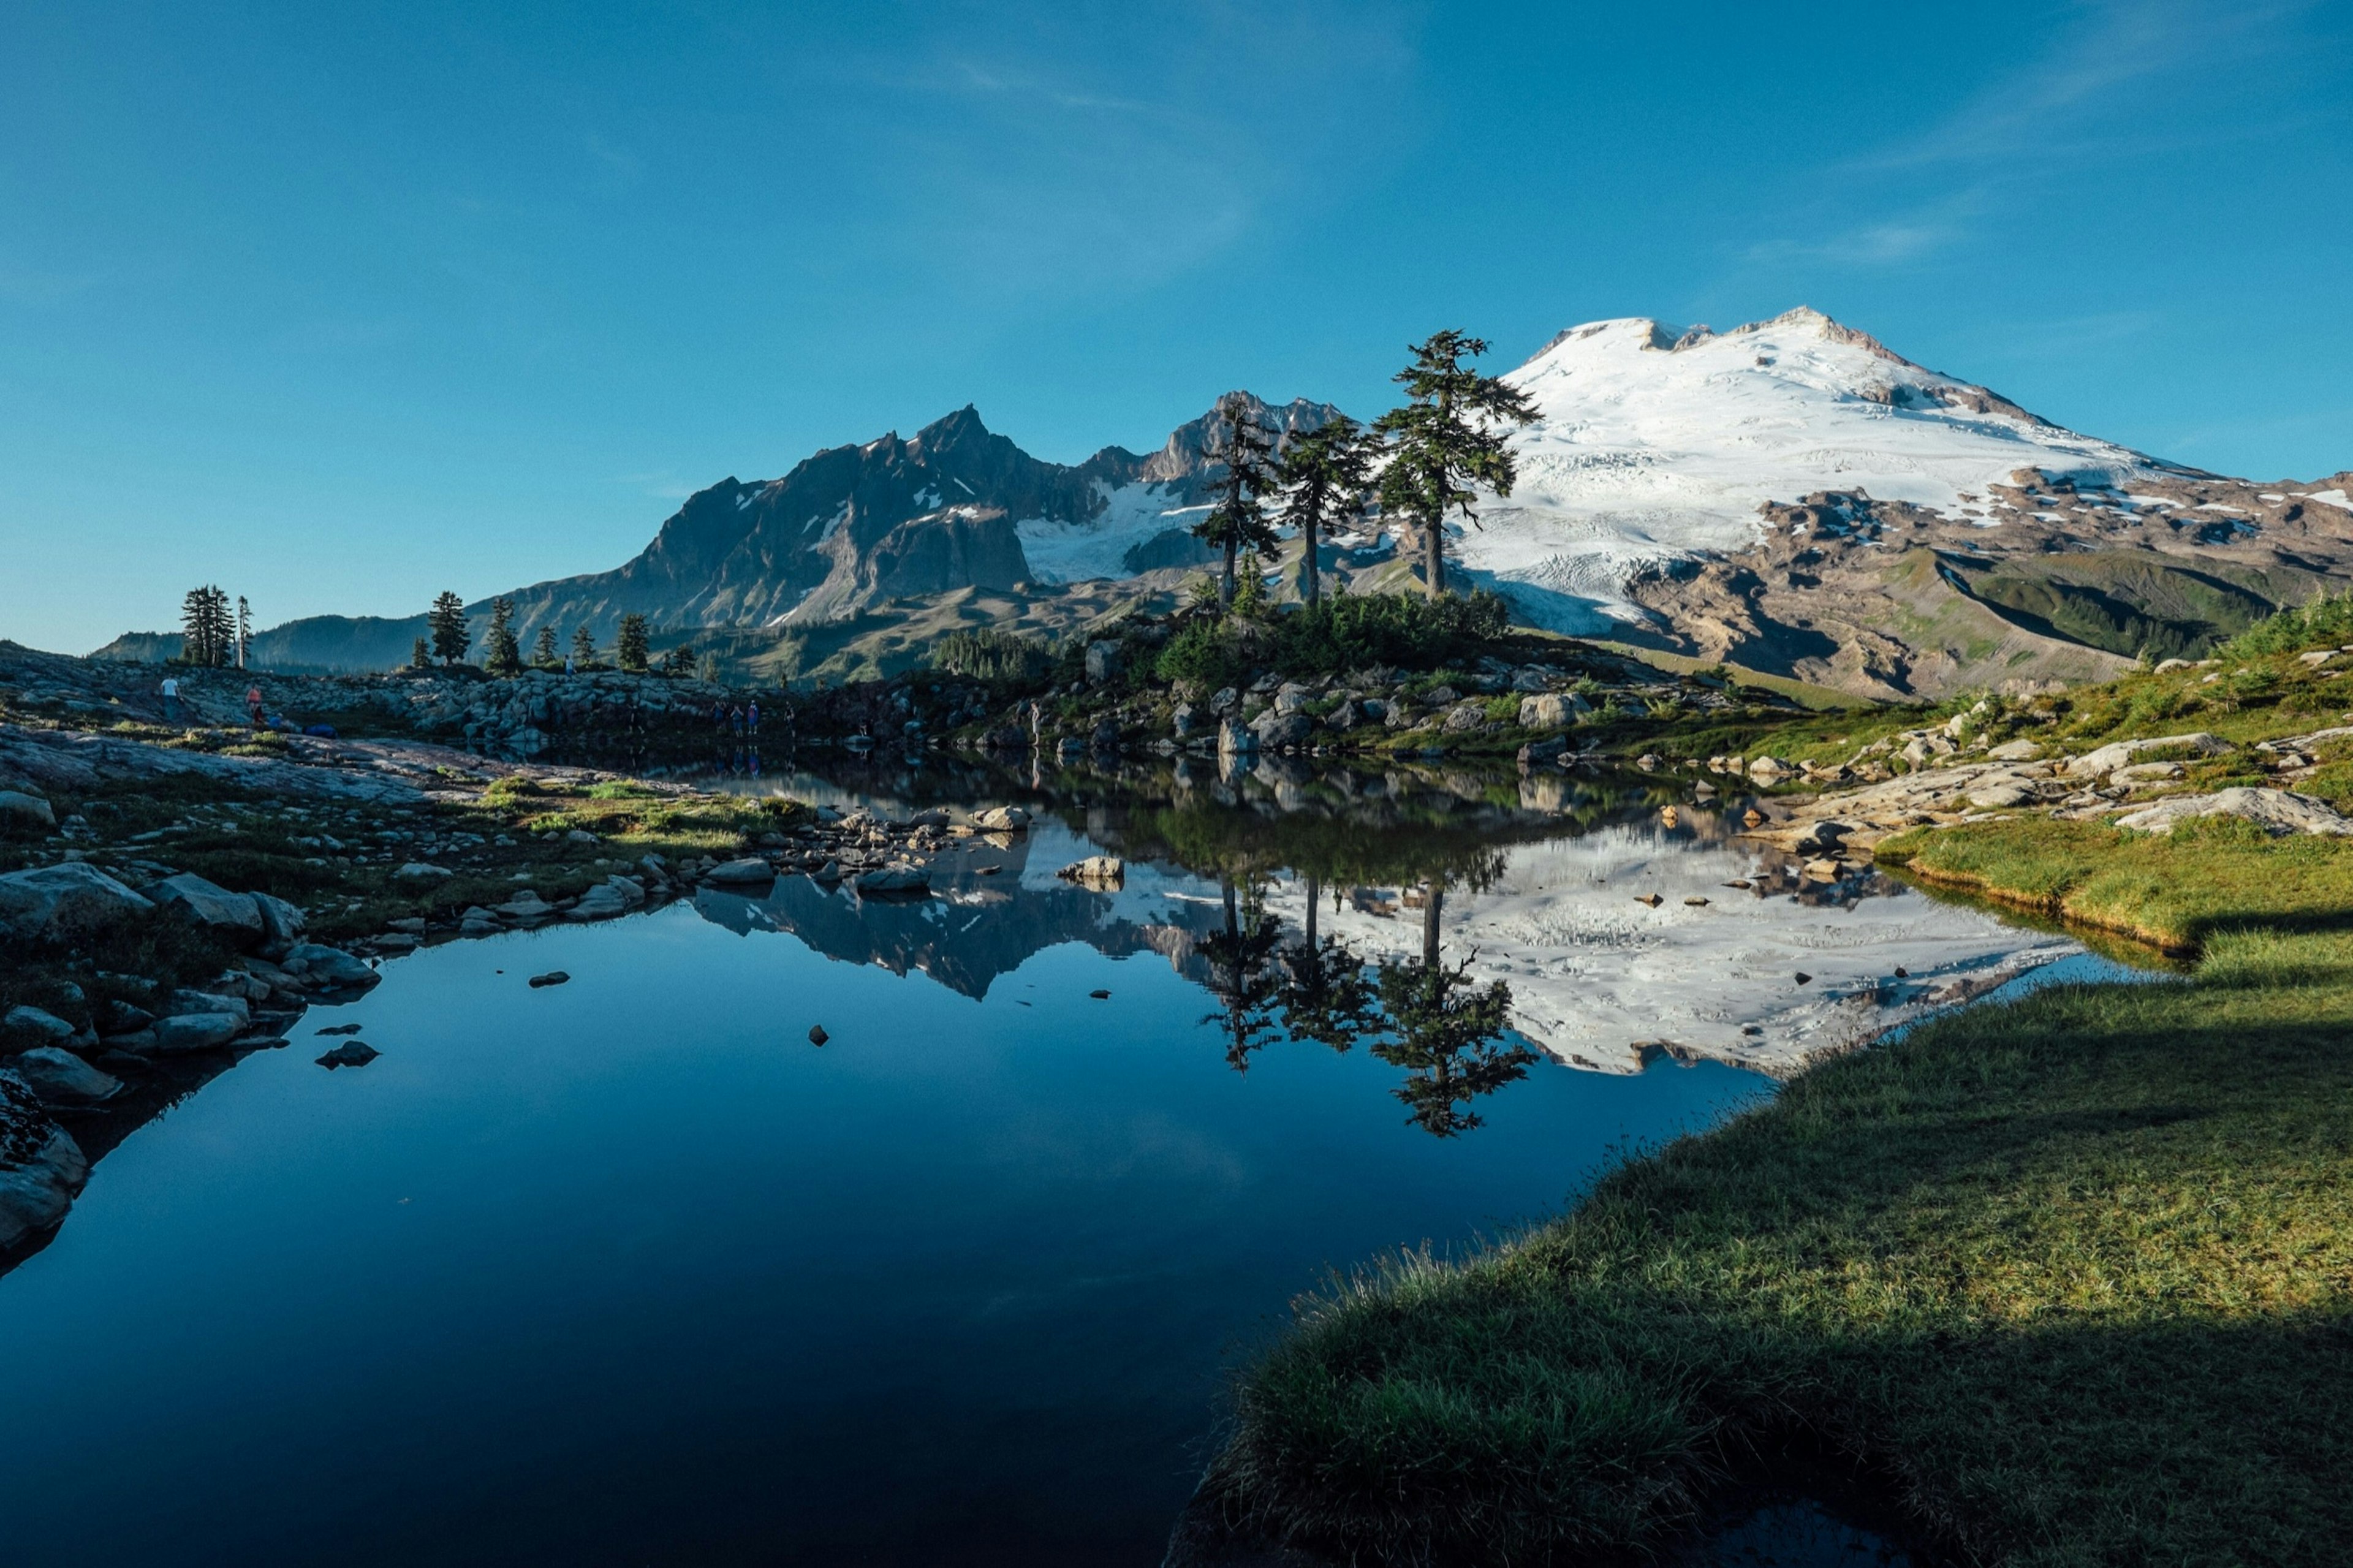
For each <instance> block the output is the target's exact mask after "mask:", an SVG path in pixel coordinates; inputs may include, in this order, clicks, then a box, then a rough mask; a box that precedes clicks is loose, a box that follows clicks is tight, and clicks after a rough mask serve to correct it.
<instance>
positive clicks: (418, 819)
mask: <svg viewBox="0 0 2353 1568" xmlns="http://www.w3.org/2000/svg"><path fill="white" fill-rule="evenodd" d="M49 798H50V803H51V805H52V807H53V809H54V810H55V811H56V813H57V815H58V818H59V820H60V821H63V820H64V819H65V818H66V817H68V816H73V815H79V816H81V817H82V819H83V820H84V821H85V822H87V823H88V824H89V825H90V837H85V838H81V839H79V840H78V841H77V842H76V844H75V846H74V847H78V848H79V849H81V850H82V851H83V852H84V853H85V855H86V856H87V857H88V858H90V860H91V861H93V862H94V863H96V864H99V865H101V866H105V865H121V863H123V862H125V861H129V860H133V859H137V860H145V861H149V862H153V863H160V864H163V865H167V866H170V867H172V868H175V869H178V870H183V871H193V872H195V874H196V875H198V876H200V877H204V878H206V879H208V880H210V881H213V882H216V883H218V884H219V885H220V886H222V887H225V888H228V889H234V890H237V891H240V892H246V891H252V892H266V893H272V894H276V895H277V896H279V897H280V898H283V899H286V900H290V901H291V902H293V903H295V904H298V905H300V906H301V907H302V908H303V909H304V910H307V911H308V913H309V916H310V928H309V930H310V934H311V936H312V937H313V938H315V939H316V940H319V941H322V942H349V941H352V940H354V939H358V938H362V937H367V936H373V935H376V934H379V933H381V932H383V931H385V930H387V929H388V928H389V926H390V922H392V921H396V920H400V919H407V918H421V919H423V920H426V921H428V922H437V923H446V922H449V921H454V920H455V919H456V917H457V916H458V915H459V913H460V912H461V911H462V910H465V909H466V907H467V906H468V905H470V904H482V905H492V904H498V903H502V902H504V901H505V900H509V899H511V898H512V897H513V896H514V895H515V893H516V892H517V890H518V889H522V888H525V887H529V888H531V889H533V890H535V891H536V892H538V893H539V895H540V896H541V897H542V898H543V899H547V900H551V901H552V900H557V899H561V898H565V897H568V896H571V895H574V894H577V893H579V892H582V891H584V890H585V889H587V888H588V887H590V886H591V885H593V884H595V883H596V882H600V881H602V880H604V879H606V878H607V877H608V876H611V875H614V874H615V873H617V872H623V871H629V870H633V869H635V868H637V866H638V862H639V860H640V859H641V858H643V857H644V856H646V855H648V854H649V853H650V854H659V855H661V856H662V857H664V858H666V859H669V860H671V861H677V860H681V859H690V858H695V857H698V856H703V855H708V856H712V857H713V858H730V857H733V856H734V855H737V854H740V853H742V852H743V851H744V848H745V847H747V846H749V845H751V844H753V843H754V842H755V841H756V840H757V839H758V838H759V837H761V836H763V835H765V834H768V833H772V832H775V831H776V830H778V829H780V828H783V827H786V826H791V825H792V823H793V822H794V821H795V820H797V817H798V816H799V814H801V813H803V812H805V811H806V810H807V808H806V807H802V806H798V805H795V804H793V803H790V802H786V801H783V800H780V799H776V798H773V797H763V798H759V799H752V798H745V797H740V796H734V795H685V794H679V793H675V792H657V791H654V790H651V789H648V788H643V787H641V786H636V785H630V784H593V785H586V786H578V785H571V784H533V783H531V782H530V781H528V780H523V779H521V778H512V777H511V778H507V779H502V780H501V781H499V782H498V783H497V784H493V785H492V786H491V788H490V789H489V790H487V791H485V792H484V793H483V794H482V795H480V797H478V798H477V799H476V800H474V801H472V802H470V803H465V804H456V803H438V802H437V803H424V804H419V805H407V806H397V805H392V806H388V805H377V804H373V803H367V802H352V803H350V804H348V805H330V804H324V803H321V802H317V801H295V800H289V799H287V798H286V797H283V796H277V795H269V796H256V795H245V794H241V793H239V792H237V791H235V790H233V789H231V788H228V787H227V786H224V785H222V784H216V783H213V782H211V781H207V780H200V779H192V778H176V779H161V780H158V779H141V780H136V781H125V782H121V783H114V784H101V785H100V786H98V787H97V788H94V789H91V790H88V791H81V792H75V791H69V790H59V791H54V792H52V793H51V795H50V797H49ZM573 829H583V830H586V831H587V832H590V833H593V834H595V835H596V842H595V843H580V842H575V841H574V840H572V839H570V838H568V837H565V835H566V834H567V833H568V832H569V831H571V830H573ZM394 834H398V835H406V837H401V838H391V837H386V836H387V835H394ZM501 838H504V839H506V840H507V842H505V843H501V842H499V840H500V839H501ZM331 839H332V840H333V841H334V844H330V843H328V842H327V841H328V840H331ZM337 845H340V846H341V847H336V846H337ZM53 847H54V846H50V845H46V844H44V843H42V842H39V841H37V840H27V839H23V838H19V839H17V840H16V841H13V842H10V841H6V840H0V871H5V870H13V869H15V868H17V867H19V866H22V865H25V864H27V863H29V862H30V861H31V860H32V859H33V858H34V857H35V855H36V853H37V852H38V851H40V850H42V849H45V848H53ZM411 861H422V862H426V863H428V864H432V865H436V866H441V867H444V868H447V869H448V871H449V872H450V875H449V876H448V877H435V878H414V877H402V876H400V875H399V874H398V872H399V868H400V867H401V866H403V865H405V864H407V863H409V862H411ZM108 941H109V942H110V943H111V944H112V945H110V946H107V947H105V948H104V949H103V951H101V950H100V948H94V947H89V946H87V945H85V946H83V947H81V948H78V949H77V950H75V951H73V952H67V953H50V952H34V951H22V952H18V951H9V952H0V1010H5V1007H6V1006H10V1005H16V1003H17V1002H20V1001H22V1002H31V1003H34V1004H35V1005H44V1006H52V1007H53V1010H54V1001H55V998H56V997H57V995H58V990H57V987H58V983H59V982H61V981H67V980H70V981H72V982H73V983H75V984H80V985H82V986H83V988H84V990H85V991H90V990H92V986H93V984H94V982H93V978H92V977H93V976H94V975H95V974H96V973H99V972H100V971H121V972H123V973H133V974H142V975H152V976H155V977H158V978H166V979H170V980H174V981H186V980H194V979H197V978H201V977H202V976H204V975H207V974H212V973H218V971H219V969H220V968H221V966H222V964H223V963H224V962H226V960H227V957H228V952H227V949H225V948H221V947H220V946H219V945H218V944H217V943H212V942H205V941H203V940H201V939H197V938H195V937H193V936H192V935H190V934H189V933H186V932H185V931H182V930H180V929H178V928H177V927H176V923H175V922H171V921H154V922H132V924H131V925H128V926H126V927H124V928H123V929H122V931H121V932H118V933H116V935H115V936H113V937H111V938H109V939H108ZM125 943H130V944H133V946H136V945H137V944H140V943H144V944H145V946H143V947H139V948H138V951H135V952H133V951H130V950H129V949H126V950H125V951H122V952H117V951H115V949H116V948H117V947H121V946H122V945H123V944H125ZM150 949H152V950H153V951H149V950H150ZM103 993H104V987H103V986H99V987H97V992H96V993H94V994H103ZM44 998H47V999H48V1000H44Z"/></svg>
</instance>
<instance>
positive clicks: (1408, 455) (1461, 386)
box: [1373, 331, 1536, 599]
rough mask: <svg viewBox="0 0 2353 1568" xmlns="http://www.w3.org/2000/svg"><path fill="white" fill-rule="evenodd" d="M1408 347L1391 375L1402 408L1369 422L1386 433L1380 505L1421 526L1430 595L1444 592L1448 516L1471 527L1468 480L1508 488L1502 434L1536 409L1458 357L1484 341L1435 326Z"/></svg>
mask: <svg viewBox="0 0 2353 1568" xmlns="http://www.w3.org/2000/svg"><path fill="white" fill-rule="evenodd" d="M1412 352H1413V363H1411V364H1409V365H1408V366H1406V367H1405V369H1403V370H1401V371H1399V372H1398V374H1396V375H1395V376H1394V377H1392V378H1391V379H1392V380H1395V381H1397V382H1398V383H1399V384H1402V385H1403V386H1404V387H1405V390H1406V398H1407V401H1406V403H1405V405H1404V406H1402V407H1399V408H1392V409H1390V410H1389V411H1388V413H1387V414H1384V415H1382V416H1380V418H1379V419H1378V420H1377V421H1376V422H1375V424H1374V426H1373V427H1374V428H1375V429H1377V430H1378V431H1379V432H1380V433H1381V434H1382V435H1384V436H1386V437H1388V439H1389V462H1388V468H1385V469H1383V470H1382V473H1381V510H1382V511H1383V512H1384V513H1386V514H1388V515H1390V516H1394V517H1396V518H1398V519H1399V520H1401V521H1405V522H1408V523H1410V524H1412V525H1413V526H1414V527H1415V528H1417V529H1419V530H1420V531H1421V536H1422V583H1423V585H1424V586H1425V587H1426V588H1427V589H1428V590H1429V592H1430V597H1431V598H1433V599H1435V598H1438V597H1439V596H1440V595H1443V594H1444V593H1445V592H1446V517H1447V514H1448V513H1449V512H1451V511H1458V510H1459V511H1460V512H1461V514H1462V519H1463V521H1466V522H1468V523H1470V524H1471V525H1472V527H1473V528H1475V527H1477V526H1478V524H1479V518H1478V514H1477V513H1476V512H1475V511H1473V510H1472V501H1474V500H1477V499H1478V492H1477V491H1476V490H1474V489H1472V486H1473V485H1484V486H1486V487H1487V488H1488V489H1491V490H1493V491H1494V492H1495V494H1496V495H1498V496H1507V495H1510V494H1511V493H1512V484H1513V481H1514V479H1517V478H1518V474H1519V470H1518V465H1517V464H1515V463H1514V461H1513V458H1512V452H1511V448H1510V447H1506V446H1505V445H1504V437H1506V436H1507V435H1509V434H1510V430H1511V428H1513V427H1516V426H1521V425H1525V424H1528V423H1530V422H1531V421H1532V420H1534V419H1535V416H1536V411H1535V405H1533V404H1531V403H1530V402H1529V401H1528V396H1527V394H1525V393H1524V392H1522V391H1521V390H1520V389H1519V388H1517V387H1515V386H1512V385H1509V384H1506V383H1504V381H1503V380H1501V379H1500V378H1498V377H1495V376H1492V375H1481V374H1479V373H1478V372H1477V371H1476V370H1474V369H1472V367H1471V366H1469V365H1466V364H1464V363H1462V362H1463V361H1464V360H1465V359H1476V358H1478V357H1479V356H1480V355H1481V354H1483V353H1486V352H1487V344H1486V341H1485V340H1484V339H1482V338H1472V337H1465V336H1464V335H1463V334H1462V333H1461V332H1457V331H1443V332H1437V333H1433V334H1432V335H1431V336H1430V338H1429V339H1428V340H1426V341H1424V342H1419V343H1415V344H1414V345H1413V348H1412Z"/></svg>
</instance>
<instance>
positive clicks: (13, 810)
mask: <svg viewBox="0 0 2353 1568" xmlns="http://www.w3.org/2000/svg"><path fill="white" fill-rule="evenodd" d="M57 825H58V814H57V813H56V812H55V811H52V810H51V809H49V803H48V802H47V801H46V800H43V799H42V798H41V797H40V796H39V795H26V794H24V793H23V792H22V791H19V790H13V789H0V832H9V831H14V832H16V833H47V832H48V831H49V830H50V829H51V828H54V827H55V826H57Z"/></svg>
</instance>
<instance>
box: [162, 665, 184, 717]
mask: <svg viewBox="0 0 2353 1568" xmlns="http://www.w3.org/2000/svg"><path fill="white" fill-rule="evenodd" d="M179 720H180V678H179V677H178V676H176V675H167V676H165V677H164V721H165V722H166V723H174V724H176V723H178V722H179Z"/></svg>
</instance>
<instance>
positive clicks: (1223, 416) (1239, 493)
mask: <svg viewBox="0 0 2353 1568" xmlns="http://www.w3.org/2000/svg"><path fill="white" fill-rule="evenodd" d="M1273 449H1274V443H1273V441H1272V440H1271V438H1270V437H1268V436H1267V433H1266V432H1265V431H1264V430H1262V429H1261V428H1259V425H1258V421H1256V420H1255V419H1252V418H1251V417H1250V405H1249V404H1248V403H1247V402H1245V401H1244V400H1243V398H1242V396H1241V395H1240V394H1239V393H1228V394H1227V395H1225V396H1223V397H1221V398H1219V399H1218V408H1217V416H1216V418H1215V420H1214V421H1213V422H1212V423H1211V425H1210V427H1209V438H1208V442H1207V443H1206V444H1205V446H1204V448H1203V451H1202V456H1204V457H1206V458H1208V459H1209V460H1210V461H1211V462H1214V463H1219V464H1222V465H1223V466H1224V471H1223V472H1222V473H1220V474H1219V475H1218V477H1217V478H1215V479H1211V480H1210V481H1209V494H1210V495H1211V496H1213V497H1214V498H1216V499H1215V500H1213V501H1212V502H1211V504H1210V507H1209V510H1208V514H1207V515H1206V516H1204V517H1203V518H1202V519H1201V521H1199V522H1197V523H1195V524H1194V525H1193V536H1194V537H1195V538H1197V539H1198V540H1200V541H1202V542H1204V543H1208V544H1212V545H1215V546H1216V547H1217V548H1218V549H1219V551H1220V552H1222V553H1223V554H1224V556H1225V574H1224V575H1223V576H1221V577H1220V578H1219V580H1218V607H1219V609H1220V610H1229V609H1231V608H1233V603H1234V562H1235V559H1236V557H1238V556H1239V555H1240V553H1241V552H1243V551H1245V550H1248V549H1251V548H1253V547H1255V548H1257V549H1261V550H1266V549H1271V548H1272V547H1273V546H1274V543H1275V533H1274V525H1273V524H1271V523H1270V522H1269V521H1267V518H1266V496H1267V493H1268V492H1269V491H1271V489H1274V468H1273V466H1272V465H1271V463H1270V462H1269V460H1268V458H1269V455H1270V454H1271V452H1272V451H1273Z"/></svg>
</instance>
